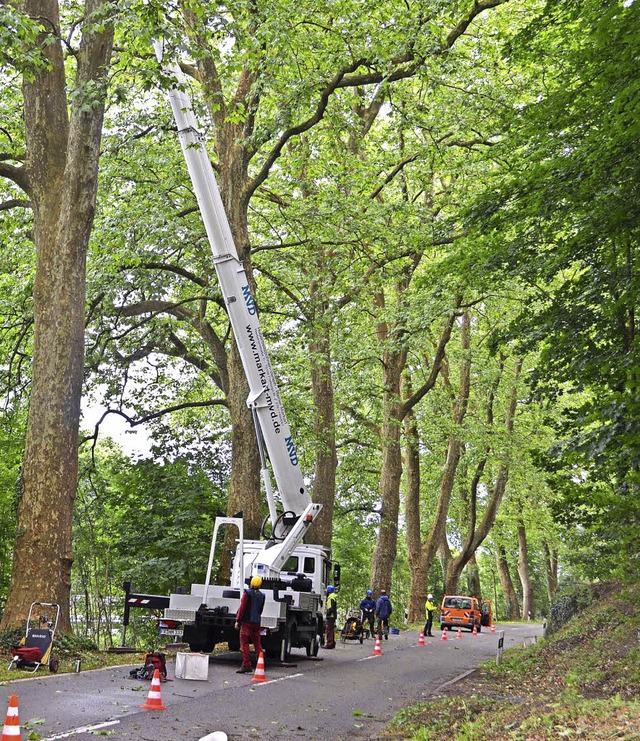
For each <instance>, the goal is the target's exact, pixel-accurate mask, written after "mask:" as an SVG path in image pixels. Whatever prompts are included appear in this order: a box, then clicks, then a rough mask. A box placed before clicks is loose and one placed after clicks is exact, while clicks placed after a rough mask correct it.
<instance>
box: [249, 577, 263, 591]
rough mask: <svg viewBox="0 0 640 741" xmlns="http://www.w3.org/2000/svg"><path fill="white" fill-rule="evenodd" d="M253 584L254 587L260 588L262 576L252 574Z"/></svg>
mask: <svg viewBox="0 0 640 741" xmlns="http://www.w3.org/2000/svg"><path fill="white" fill-rule="evenodd" d="M251 586H252V587H253V589H260V587H261V586H262V577H261V576H252V577H251Z"/></svg>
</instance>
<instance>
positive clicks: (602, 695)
mask: <svg viewBox="0 0 640 741" xmlns="http://www.w3.org/2000/svg"><path fill="white" fill-rule="evenodd" d="M592 597H593V599H595V602H594V603H593V604H591V605H590V606H589V607H587V608H586V609H584V610H583V611H581V612H580V613H579V614H577V615H575V616H574V617H573V618H572V619H571V620H570V621H569V622H568V623H566V625H564V627H562V628H560V629H558V630H557V631H556V632H554V634H553V635H551V636H549V637H547V638H545V639H544V640H542V641H539V642H538V643H537V644H535V645H533V646H530V647H527V648H525V647H519V648H516V649H512V650H510V651H509V652H506V653H505V655H504V658H503V661H502V663H501V665H500V666H496V664H495V662H493V663H489V664H486V665H485V666H483V667H481V668H480V669H478V670H477V671H475V672H474V673H473V674H471V675H469V676H468V677H466V678H465V679H464V680H462V681H460V682H458V683H456V684H455V685H451V686H449V687H446V688H444V689H443V690H442V691H441V692H439V693H438V694H437V695H436V696H434V697H432V698H430V700H429V701H428V702H426V703H424V704H421V705H419V706H415V707H412V708H408V709H407V710H405V711H403V712H402V713H400V714H399V715H398V716H397V717H396V718H395V720H394V722H393V723H392V724H391V725H390V726H389V728H388V729H387V731H386V732H385V733H384V735H383V736H382V737H381V738H384V739H407V740H409V739H410V740H411V741H426V740H427V739H446V741H472V739H473V741H477V739H479V738H481V739H483V741H507V740H512V741H546V739H598V740H600V739H625V740H626V739H628V740H631V739H640V607H639V605H640V585H633V586H626V587H618V586H611V585H608V586H605V585H599V586H598V587H595V588H594V589H593V591H592Z"/></svg>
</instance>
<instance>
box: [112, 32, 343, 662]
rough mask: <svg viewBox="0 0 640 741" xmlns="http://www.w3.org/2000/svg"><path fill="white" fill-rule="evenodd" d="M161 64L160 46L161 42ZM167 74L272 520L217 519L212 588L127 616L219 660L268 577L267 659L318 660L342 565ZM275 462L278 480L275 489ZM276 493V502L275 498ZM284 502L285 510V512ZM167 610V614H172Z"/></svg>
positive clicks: (192, 124)
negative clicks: (155, 614) (254, 533)
mask: <svg viewBox="0 0 640 741" xmlns="http://www.w3.org/2000/svg"><path fill="white" fill-rule="evenodd" d="M155 50H156V55H157V57H158V60H159V62H160V63H161V64H162V62H163V48H162V43H161V42H156V44H155ZM169 70H170V72H171V74H172V75H174V76H175V78H176V84H175V85H174V86H173V87H172V88H171V90H170V91H169V93H168V96H169V101H170V103H171V108H172V110H173V115H174V118H175V122H176V125H177V129H178V137H179V140H180V143H181V147H182V151H183V154H184V158H185V160H186V164H187V169H188V171H189V175H190V177H191V181H192V183H193V188H194V192H195V195H196V199H197V202H198V206H199V209H200V213H201V216H202V220H203V222H204V226H205V230H206V232H207V236H208V239H209V243H210V246H211V250H212V253H213V261H214V265H215V270H216V274H217V278H218V282H219V285H220V289H221V292H222V296H223V299H224V303H225V306H226V309H227V313H228V316H229V320H230V322H231V327H232V331H233V335H234V338H235V341H236V344H237V347H238V351H239V354H240V357H241V359H242V364H243V368H244V372H245V375H246V378H247V382H248V386H249V395H248V397H247V406H248V408H249V409H250V410H251V413H252V416H253V422H254V426H255V430H256V439H257V445H258V452H259V455H260V463H261V479H262V485H263V487H264V490H265V493H266V498H267V504H268V510H269V515H268V517H267V518H266V519H265V523H263V527H262V534H261V535H262V538H261V539H260V540H250V539H245V538H244V530H243V520H242V517H241V516H234V517H224V516H223V517H217V518H216V520H215V523H214V528H213V536H212V540H211V548H210V551H209V560H208V564H207V570H206V575H205V578H204V581H203V582H202V583H199V584H192V585H191V590H190V592H189V593H184V594H183V593H176V594H171V595H170V596H169V597H168V605H167V598H163V597H157V596H154V595H141V594H133V593H130V592H129V590H128V587H127V585H126V584H125V589H127V606H126V613H125V614H126V615H127V617H128V607H129V606H130V605H131V606H154V605H156V606H160V605H162V606H164V619H163V620H161V622H160V625H161V630H162V626H163V625H164V626H170V627H169V628H166V630H167V632H168V631H169V630H171V631H175V630H176V628H177V630H178V635H179V632H180V631H181V635H182V641H183V642H185V643H188V644H189V646H190V648H191V650H193V651H202V652H207V653H208V652H211V651H213V649H214V647H215V646H216V645H217V644H218V643H227V644H228V646H229V648H230V649H231V650H237V648H238V647H239V635H238V631H237V630H235V626H234V622H235V614H236V612H237V610H238V607H239V605H240V599H241V597H242V590H243V589H244V588H245V586H246V585H247V584H248V582H249V581H250V579H251V577H252V576H255V575H257V576H261V577H262V579H263V581H262V591H263V592H264V593H265V597H266V599H265V605H264V609H263V613H262V619H261V627H262V634H263V636H262V645H263V647H264V650H265V651H266V652H267V654H269V655H272V656H276V657H279V658H280V660H282V661H285V660H286V659H288V657H289V655H290V653H291V649H292V648H304V649H306V652H307V655H308V656H317V654H318V649H319V647H320V645H321V644H322V643H323V641H324V620H323V616H322V610H323V605H324V600H325V595H326V587H327V585H328V584H329V583H331V582H332V583H333V584H334V587H335V588H336V589H338V588H339V582H340V565H339V564H337V563H333V562H332V561H331V555H330V552H329V550H328V549H327V548H325V547H323V546H321V545H310V544H307V543H303V538H304V536H305V534H306V532H307V530H308V529H309V527H310V526H311V525H312V523H313V522H314V520H315V519H316V518H317V516H318V514H319V512H320V510H321V507H322V505H320V504H317V503H314V502H312V501H311V497H310V495H309V492H308V490H307V487H306V485H305V481H304V477H303V475H302V472H301V469H300V463H299V460H298V455H297V452H296V446H295V444H294V442H293V437H292V435H291V429H290V427H289V424H288V423H287V418H286V415H285V411H284V408H283V405H282V400H281V397H280V391H279V389H278V385H277V383H276V379H275V374H274V371H273V368H272V365H271V361H270V359H269V356H268V354H267V350H266V346H265V341H264V337H263V334H262V330H261V328H260V323H259V319H258V312H257V309H256V303H255V300H254V297H253V295H252V293H251V289H250V287H249V282H248V280H247V276H246V272H245V269H244V266H243V265H242V262H241V260H240V259H239V257H238V253H237V250H236V247H235V244H234V240H233V236H232V233H231V229H230V226H229V222H228V219H227V216H226V212H225V209H224V205H223V203H222V199H221V197H220V192H219V190H218V185H217V182H216V178H215V175H214V172H213V167H212V165H211V161H210V159H209V155H208V153H207V149H206V146H205V142H204V138H203V136H202V134H201V133H200V131H199V129H198V126H197V122H196V118H195V114H194V112H193V108H192V103H191V99H190V97H189V95H188V93H187V88H186V84H185V83H186V81H185V79H184V75H183V74H182V71H181V69H180V67H179V66H178V64H177V63H175V62H173V63H171V65H170V67H169ZM268 464H270V468H271V471H272V472H273V479H274V480H275V485H276V488H275V489H274V486H273V483H272V478H271V471H270V469H269V466H268ZM276 490H277V495H276ZM278 504H280V505H281V506H280V507H279V506H278ZM227 527H231V528H235V531H237V536H236V547H235V551H234V552H233V555H232V561H231V573H230V580H229V584H225V585H217V584H212V583H211V575H212V569H213V564H214V556H215V553H216V546H217V542H218V538H221V539H222V537H223V535H222V533H224V532H225V531H226V528H227ZM165 605H166V606H165ZM174 634H175V632H174Z"/></svg>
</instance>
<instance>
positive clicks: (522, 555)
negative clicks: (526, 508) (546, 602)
mask: <svg viewBox="0 0 640 741" xmlns="http://www.w3.org/2000/svg"><path fill="white" fill-rule="evenodd" d="M518 576H519V577H520V584H521V585H522V617H523V618H525V620H533V618H534V617H535V616H536V608H535V603H534V599H533V584H532V583H531V576H530V573H529V553H528V547H527V531H526V528H525V525H524V521H522V520H520V522H519V523H518Z"/></svg>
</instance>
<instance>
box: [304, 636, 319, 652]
mask: <svg viewBox="0 0 640 741" xmlns="http://www.w3.org/2000/svg"><path fill="white" fill-rule="evenodd" d="M306 649H307V656H317V655H318V651H319V650H320V636H319V635H318V634H317V633H314V635H313V638H312V639H311V641H310V642H309V643H307V645H306Z"/></svg>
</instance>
